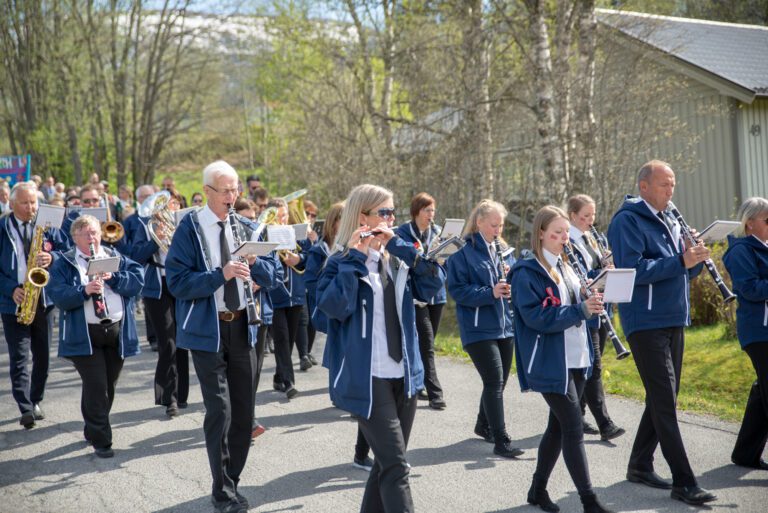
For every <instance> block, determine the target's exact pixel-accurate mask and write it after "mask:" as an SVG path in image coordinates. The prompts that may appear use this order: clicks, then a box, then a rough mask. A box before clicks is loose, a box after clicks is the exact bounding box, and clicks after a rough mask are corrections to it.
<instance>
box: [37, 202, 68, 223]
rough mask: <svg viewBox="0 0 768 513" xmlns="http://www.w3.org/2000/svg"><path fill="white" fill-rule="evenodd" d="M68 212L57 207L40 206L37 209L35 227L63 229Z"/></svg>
mask: <svg viewBox="0 0 768 513" xmlns="http://www.w3.org/2000/svg"><path fill="white" fill-rule="evenodd" d="M66 210H67V209H66V208H64V207H57V206H56V205H40V206H39V207H38V209H37V219H35V227H38V226H42V227H43V228H61V223H62V221H64V213H65V212H66Z"/></svg>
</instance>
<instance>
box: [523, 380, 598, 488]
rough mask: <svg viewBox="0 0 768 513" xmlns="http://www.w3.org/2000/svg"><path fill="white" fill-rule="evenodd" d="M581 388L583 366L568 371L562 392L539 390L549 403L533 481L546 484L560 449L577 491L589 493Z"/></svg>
mask: <svg viewBox="0 0 768 513" xmlns="http://www.w3.org/2000/svg"><path fill="white" fill-rule="evenodd" d="M583 391H584V373H583V370H582V369H570V370H569V371H568V392H567V393H566V394H565V395H563V394H554V393H546V394H541V395H542V396H544V400H545V401H547V404H548V405H549V421H548V422H547V429H545V430H544V434H543V435H542V437H541V442H539V456H538V461H537V462H536V472H534V474H533V478H534V480H535V481H537V482H539V483H541V485H542V487H544V488H546V483H547V481H548V480H549V476H550V475H551V474H552V469H553V468H555V463H557V459H558V458H559V457H560V453H561V452H562V453H563V461H565V466H566V468H567V469H568V473H569V474H570V475H571V479H572V480H573V484H575V485H576V490H578V492H579V495H589V494H591V493H592V483H591V482H590V480H589V467H588V466H587V453H586V451H585V450H584V429H583V424H582V420H581V406H580V402H581V394H582V393H583Z"/></svg>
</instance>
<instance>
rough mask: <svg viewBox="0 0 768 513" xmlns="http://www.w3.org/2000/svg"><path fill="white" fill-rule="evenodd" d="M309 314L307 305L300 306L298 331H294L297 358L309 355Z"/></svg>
mask: <svg viewBox="0 0 768 513" xmlns="http://www.w3.org/2000/svg"><path fill="white" fill-rule="evenodd" d="M310 324H312V323H311V322H309V313H308V311H307V305H302V306H301V315H300V316H299V329H298V331H296V350H297V351H298V352H299V358H302V357H304V356H307V355H308V354H309V325H310Z"/></svg>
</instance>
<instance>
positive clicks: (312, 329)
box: [306, 299, 317, 353]
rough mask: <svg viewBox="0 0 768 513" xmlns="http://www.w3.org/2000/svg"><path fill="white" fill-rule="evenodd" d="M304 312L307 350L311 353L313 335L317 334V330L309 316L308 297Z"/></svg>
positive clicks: (313, 340)
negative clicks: (305, 314)
mask: <svg viewBox="0 0 768 513" xmlns="http://www.w3.org/2000/svg"><path fill="white" fill-rule="evenodd" d="M306 313H307V352H308V353H311V352H312V348H313V347H314V346H315V336H316V335H317V330H316V329H315V326H314V325H313V324H312V320H311V319H310V318H309V316H310V314H311V313H312V312H310V311H309V299H307V306H306Z"/></svg>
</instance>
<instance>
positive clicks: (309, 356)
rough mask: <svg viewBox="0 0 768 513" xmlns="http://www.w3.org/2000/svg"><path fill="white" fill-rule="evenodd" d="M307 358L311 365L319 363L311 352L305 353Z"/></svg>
mask: <svg viewBox="0 0 768 513" xmlns="http://www.w3.org/2000/svg"><path fill="white" fill-rule="evenodd" d="M307 358H309V361H310V362H312V365H320V364H319V363H317V359H316V358H315V357H314V356H312V353H309V354H308V355H307Z"/></svg>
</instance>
